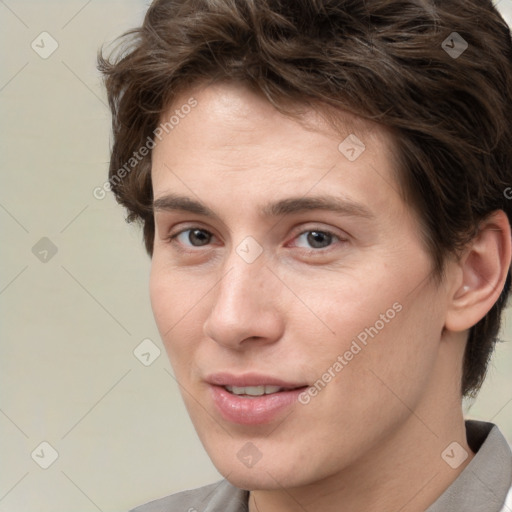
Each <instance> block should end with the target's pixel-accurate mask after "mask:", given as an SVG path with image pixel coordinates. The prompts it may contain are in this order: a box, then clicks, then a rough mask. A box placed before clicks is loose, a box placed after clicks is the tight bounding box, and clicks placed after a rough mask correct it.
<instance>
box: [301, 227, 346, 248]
mask: <svg viewBox="0 0 512 512" xmlns="http://www.w3.org/2000/svg"><path fill="white" fill-rule="evenodd" d="M295 240H299V241H300V240H302V241H303V242H304V243H306V244H308V245H309V247H305V249H307V252H308V253H314V252H320V251H319V250H321V249H326V248H328V247H329V246H331V245H332V242H333V240H337V241H339V242H342V241H343V240H342V239H341V238H340V237H338V236H337V235H335V234H334V233H331V232H330V231H327V230H325V229H324V230H322V229H308V230H306V231H302V232H301V233H299V235H298V236H296V237H295ZM294 245H296V246H298V247H300V245H298V244H297V243H295V244H294ZM311 248H312V249H311Z"/></svg>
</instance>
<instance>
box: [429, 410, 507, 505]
mask: <svg viewBox="0 0 512 512" xmlns="http://www.w3.org/2000/svg"><path fill="white" fill-rule="evenodd" d="M465 424H466V437H467V441H468V444H469V446H470V448H471V449H472V450H473V452H475V456H474V457H473V459H472V460H471V462H470V463H469V464H468V465H467V466H466V467H465V468H464V470H463V471H462V473H461V474H460V475H459V476H458V477H457V479H456V480H455V481H454V482H453V483H452V484H451V485H450V487H448V489H446V491H445V492H444V493H443V494H442V495H441V496H440V497H439V498H438V499H437V500H436V501H435V502H434V503H433V504H432V505H431V506H430V507H429V508H428V509H427V510H426V511H425V512H466V511H467V510H471V512H500V511H501V510H502V507H503V505H504V503H505V499H506V496H507V493H508V491H509V488H510V486H511V483H512V453H511V451H510V447H509V445H508V443H507V440H506V439H505V438H504V437H503V435H502V433H501V432H500V431H499V429H498V427H497V426H496V425H494V424H493V423H487V422H483V421H474V420H466V422H465Z"/></svg>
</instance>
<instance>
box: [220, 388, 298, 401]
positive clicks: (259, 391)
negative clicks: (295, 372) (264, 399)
mask: <svg viewBox="0 0 512 512" xmlns="http://www.w3.org/2000/svg"><path fill="white" fill-rule="evenodd" d="M222 387H223V388H224V389H225V390H226V391H227V392H228V393H231V394H232V395H236V396H243V397H247V398H255V397H259V396H265V395H274V394H276V393H281V392H283V391H292V390H294V389H301V390H302V389H304V388H305V387H306V386H298V387H296V388H295V387H282V386H272V385H265V386H222Z"/></svg>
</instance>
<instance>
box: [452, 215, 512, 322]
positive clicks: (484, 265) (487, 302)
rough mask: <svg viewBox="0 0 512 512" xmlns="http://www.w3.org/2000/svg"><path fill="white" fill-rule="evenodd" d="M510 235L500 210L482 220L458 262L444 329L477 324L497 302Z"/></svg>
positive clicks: (507, 224) (506, 263)
mask: <svg viewBox="0 0 512 512" xmlns="http://www.w3.org/2000/svg"><path fill="white" fill-rule="evenodd" d="M511 245H512V241H511V232H510V224H509V221H508V218H507V216H506V214H505V212H504V211H503V210H497V211H495V212H493V213H492V214H491V215H489V216H488V217H487V218H486V219H485V220H483V221H482V223H481V225H480V229H479V232H478V234H477V235H476V236H475V238H474V239H473V240H472V241H471V242H470V244H469V246H468V248H467V250H466V251H465V253H464V256H463V257H462V258H461V259H460V262H459V269H460V271H461V272H462V280H459V282H458V283H457V287H456V290H455V292H454V293H453V296H452V297H451V298H450V297H448V299H449V304H448V310H447V313H446V322H445V327H446V329H448V330H451V331H464V330H466V329H469V328H471V327H472V326H473V325H475V324H477V323H478V322H479V321H480V320H481V319H482V318H483V317H484V316H485V315H486V314H487V313H488V312H489V310H490V309H491V308H492V306H493V305H494V303H495V302H496V301H497V300H498V298H499V296H500V294H501V291H502V290H503V287H504V285H505V280H506V278H507V273H508V271H509V268H510V261H511Z"/></svg>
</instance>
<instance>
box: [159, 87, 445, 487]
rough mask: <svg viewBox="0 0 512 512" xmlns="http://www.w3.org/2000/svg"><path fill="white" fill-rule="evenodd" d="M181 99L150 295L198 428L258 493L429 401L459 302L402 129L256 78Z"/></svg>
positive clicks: (165, 170) (329, 472)
mask: <svg viewBox="0 0 512 512" xmlns="http://www.w3.org/2000/svg"><path fill="white" fill-rule="evenodd" d="M190 97H193V98H194V99H195V101H196V102H197V103H196V104H195V106H194V107H193V108H191V109H188V108H182V106H183V105H185V104H187V103H191V102H190V100H189V98H190ZM176 109H179V110H180V109H181V111H182V112H188V113H187V114H186V115H183V117H181V118H180V121H179V124H176V125H175V126H174V127H173V129H172V130H168V133H167V134H164V135H163V137H162V138H161V140H159V141H157V144H156V147H155V149H154V150H153V168H152V181H153V192H154V200H155V224H156V234H155V240H154V253H153V258H152V268H151V280H150V292H151V302H152V307H153V311H154V315H155V318H156V322H157V325H158V329H159V331H160V334H161V336H162V340H163V342H164V344H165V347H166V350H167V352H168V355H169V358H170V361H171V364H172V366H173V369H174V372H175V376H176V379H177V381H178V382H179V384H180V387H181V391H182V395H183V399H184V401H185V404H186V407H187V410H188V412H189V414H190V416H191V419H192V421H193V423H194V425H195V428H196V430H197V432H198V435H199V437H200V439H201V441H202V443H203V444H204V446H205V448H206V450H207V452H208V454H209V455H210V457H211V459H212V461H213V463H214V464H215V465H216V467H217V468H218V470H219V471H220V472H221V473H222V474H223V475H224V476H225V477H226V478H228V479H229V480H230V481H231V482H232V483H233V484H234V485H237V486H239V487H242V488H246V489H255V488H258V489H262V488H268V489H272V488H279V487H295V486H301V485H307V484H310V483H313V482H317V481H320V480H322V479H326V478H329V477H330V476H333V475H336V474H338V473H340V472H342V471H344V470H346V469H347V468H349V467H354V466H355V465H356V464H357V463H358V461H362V460H364V458H365V457H367V456H369V454H372V453H375V449H377V447H382V446H384V445H385V444H386V442H387V441H386V440H389V439H390V438H392V437H393V436H394V435H398V433H399V432H400V431H401V430H403V429H405V428H406V425H407V420H408V419H410V416H411V414H412V412H411V411H412V410H418V409H419V408H420V407H421V404H422V403H426V402H428V401H429V396H428V394H429V392H430V389H431V388H432V383H431V375H432V373H433V372H432V369H433V367H434V366H435V364H436V357H437V353H438V344H439V337H440V333H441V331H442V329H443V322H444V318H443V311H444V309H445V307H446V299H445V298H444V295H443V292H442V287H437V286H436V285H435V284H434V283H433V282H432V281H431V280H429V277H431V260H430V259H429V257H428V255H427V253H426V251H425V248H424V246H423V245H422V243H421V240H420V237H419V229H418V221H417V219H416V218H415V216H414V215H413V214H412V212H411V209H410V207H409V206H408V205H406V204H405V203H404V202H403V201H402V199H401V197H400V196H399V195H398V193H397V192H396V191H397V190H398V186H397V184H396V182H395V179H394V178H393V167H392V165H393V164H392V158H391V154H392V153H391V147H392V140H391V138H390V136H389V135H388V134H387V133H386V132H385V131H384V130H383V129H382V128H381V127H378V126H376V125H369V124H363V123H362V122H361V123H358V122H357V120H354V119H353V118H350V117H349V116H348V114H347V115H346V116H345V117H344V119H345V120H346V125H345V130H344V131H343V133H340V132H339V131H336V130H334V129H333V128H332V127H331V126H330V125H328V124H327V123H326V122H325V121H323V120H322V118H321V117H320V116H319V115H318V114H316V113H315V112H313V111H311V112H309V113H307V114H306V115H305V116H304V117H303V121H304V122H298V121H297V120H296V119H291V118H289V117H285V116H283V115H282V114H280V113H278V112H277V111H276V110H275V109H274V108H273V107H272V106H271V105H270V104H269V103H267V102H266V101H265V100H264V99H262V98H260V97H258V96H256V95H254V94H253V93H252V92H250V91H249V90H246V89H245V88H244V87H243V86H240V85H232V84H231V85H229V84H217V85H213V86H212V85H210V86H208V87H203V88H196V89H194V90H193V91H192V93H191V94H188V95H186V96H182V97H180V98H178V99H176V101H175V102H174V104H173V107H172V109H171V110H170V111H169V115H167V116H165V119H164V120H166V119H168V118H169V117H170V115H172V114H173V112H174V111H175V110H176ZM351 134H352V136H353V135H355V136H356V137H357V138H358V139H359V140H360V141H361V142H363V144H364V146H365V147H364V151H362V152H361V149H362V146H359V147H358V146H357V144H356V145H354V144H355V143H354V140H355V139H354V138H353V137H352V138H350V139H349V140H345V139H346V138H347V137H348V136H349V135H351ZM343 141H345V142H343ZM356 142H357V141H356ZM340 144H341V145H340ZM358 153H359V154H358ZM354 157H356V158H354ZM180 198H181V199H180ZM196 203H198V204H196ZM443 301H444V302H443ZM262 393H265V394H262ZM397 397H398V398H399V399H398V398H397ZM404 403H405V404H407V406H408V407H404V405H403V404H404Z"/></svg>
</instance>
